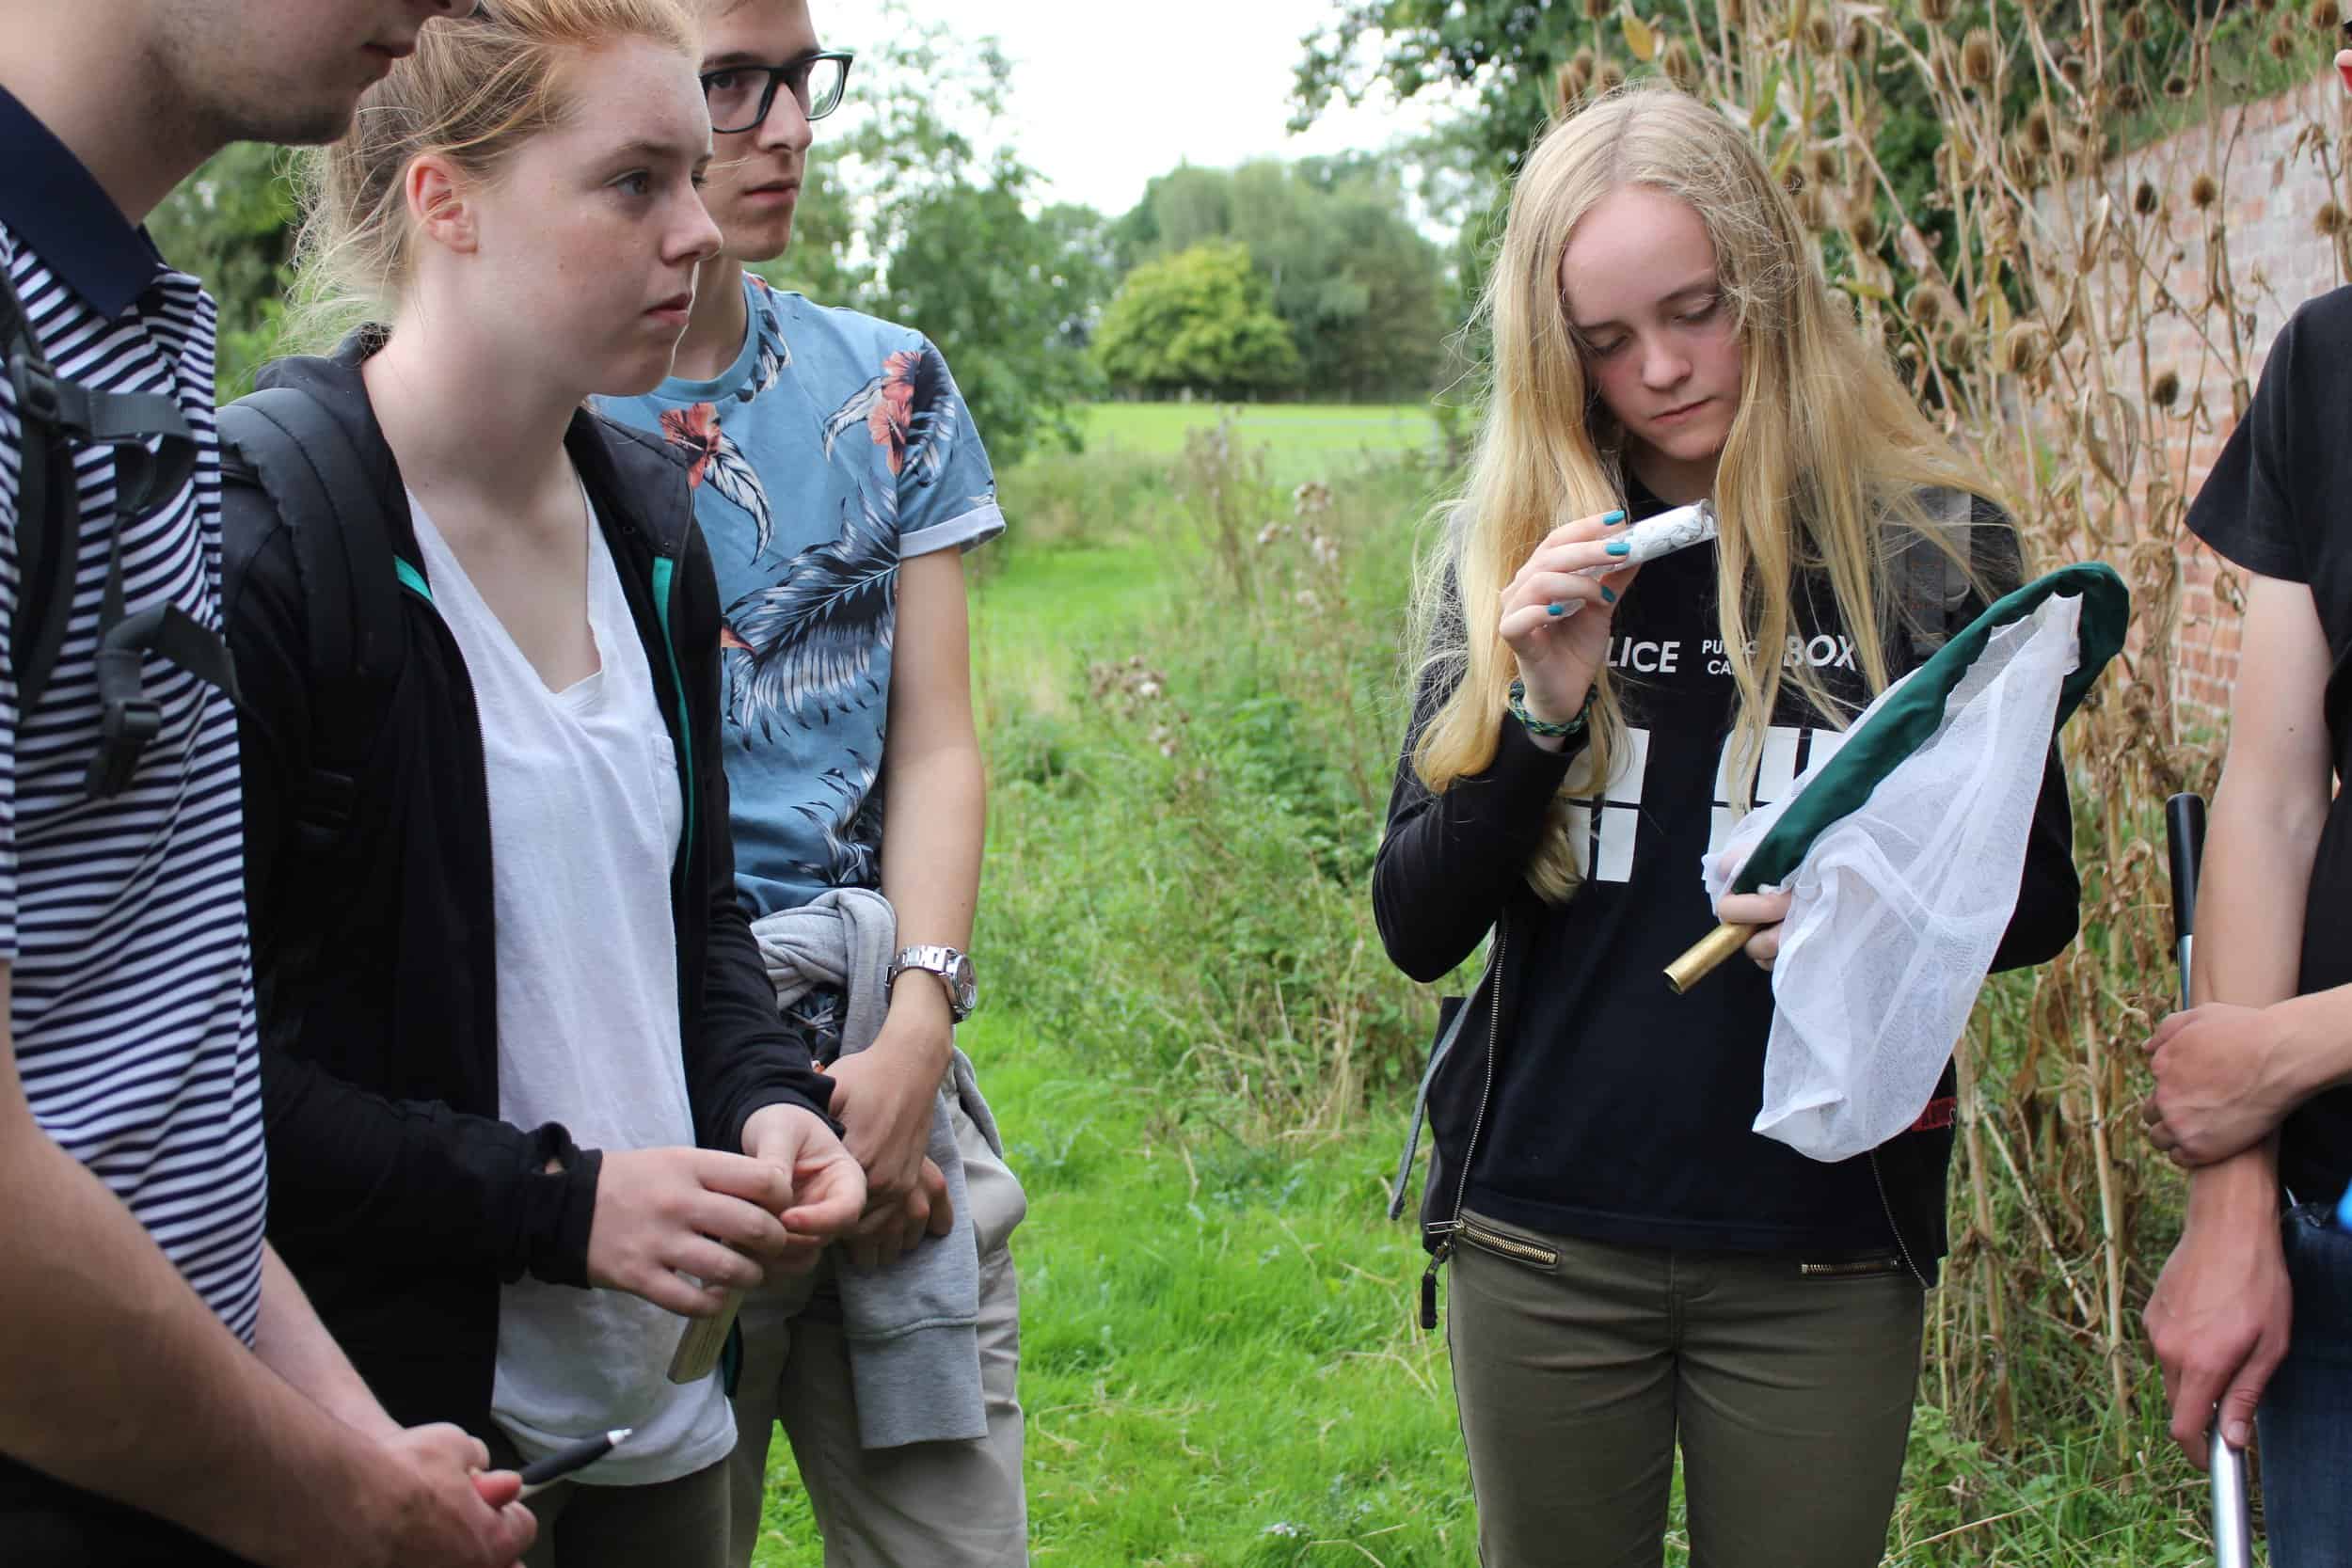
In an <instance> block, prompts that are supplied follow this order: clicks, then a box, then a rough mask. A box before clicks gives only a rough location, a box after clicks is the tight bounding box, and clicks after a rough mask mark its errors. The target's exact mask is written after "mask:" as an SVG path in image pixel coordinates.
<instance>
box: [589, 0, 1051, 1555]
mask: <svg viewBox="0 0 2352 1568" xmlns="http://www.w3.org/2000/svg"><path fill="white" fill-rule="evenodd" d="M698 9H699V10H700V12H701V14H702V19H703V23H704V38H703V85H704V88H705V95H706V98H707V102H708V103H709V106H710V116H711V128H712V131H713V132H714V134H715V135H716V137H717V156H716V157H715V159H714V160H713V163H712V165H711V168H710V172H709V176H708V180H707V183H706V185H705V187H704V192H703V195H704V199H705V201H706V203H707V206H708V207H709V210H710V214H711V216H712V217H713V218H714V219H716V220H717V222H718V225H719V228H720V230H721V233H722V235H723V245H724V248H723V251H722V253H721V255H720V256H719V257H718V258H716V259H715V260H713V261H707V262H706V263H704V265H703V267H702V270H701V272H700V274H699V276H698V277H697V278H696V281H695V290H694V305H693V310H692V313H691V319H690V320H689V321H688V323H687V327H686V331H685V335H684V336H683V338H682V339H681V340H680V341H679V346H678V355H677V361H676V366H675V372H674V374H673V376H672V379H670V380H669V381H667V382H665V383H664V384H663V385H662V386H661V387H660V388H656V389H655V391H653V392H652V393H651V394H649V395H648V396H646V397H644V398H636V399H628V400H625V401H617V402H615V403H614V404H612V406H611V407H610V409H609V412H612V414H614V415H615V416H616V417H618V418H621V419H623V420H628V421H630V422H632V423H636V424H639V425H641V426H644V427H645V428H647V429H655V428H658V429H660V430H661V431H663V432H664V433H665V434H666V435H667V436H668V437H669V439H670V441H671V442H672V443H673V444H674V445H675V447H677V448H678V449H680V450H681V451H684V452H685V453H686V454H687V455H688V457H689V458H690V460H691V464H692V473H693V478H694V483H695V486H696V489H695V497H696V515H697V517H698V519H699V521H700V523H701V526H702V529H703V531H704V533H705V535H706V536H707V539H708V540H709V543H710V548H711V555H712V558H713V561H714V562H715V564H716V566H717V569H718V576H719V591H720V602H721V604H722V605H723V607H724V608H725V613H726V622H725V627H724V632H723V637H724V641H725V647H726V654H725V663H726V669H727V678H728V692H727V710H728V735H727V740H726V748H725V755H726V761H727V775H728V784H729V786H730V789H731V791H732V796H733V804H732V811H733V817H734V825H735V852H736V878H737V884H738V887H739V891H740V893H741V895H742V897H743V899H744V902H745V904H746V905H747V907H748V909H749V911H750V913H751V914H752V916H753V920H754V926H753V933H754V935H755V936H756V937H757V938H758V939H759V941H760V944H761V948H762V951H763V954H764V955H765V957H766V958H767V959H768V966H769V972H770V974H771V977H772V978H773V979H774V980H775V981H776V985H777V1000H778V1005H779V1006H783V1007H785V1008H786V1009H787V1011H789V1012H791V1013H792V1014H794V1015H795V1016H796V1017H797V1018H798V1019H799V1020H800V1021H801V1022H804V1023H806V1024H808V1025H809V1026H811V1028H812V1029H813V1030H814V1031H816V1034H817V1037H818V1038H820V1039H824V1040H826V1041H827V1042H828V1047H827V1051H826V1052H820V1059H821V1058H822V1057H824V1056H825V1055H826V1054H828V1053H837V1054H833V1055H832V1059H831V1061H830V1063H829V1066H828V1069H827V1070H828V1071H829V1072H830V1074H831V1076H832V1078H833V1082H834V1090H833V1107H832V1108H833V1112H834V1115H835V1116H836V1117H839V1118H840V1120H841V1122H842V1124H843V1126H844V1128H845V1141H846V1142H847V1143H848V1145H849V1147H850V1152H851V1153H853V1154H855V1155H857V1157H858V1159H859V1161H860V1163H861V1164H863V1165H864V1166H865V1167H866V1177H867V1185H868V1193H869V1203H868V1208H867V1212H866V1219H865V1222H864V1224H863V1226H862V1227H861V1234H860V1235H859V1236H858V1238H857V1239H856V1240H855V1241H853V1242H852V1243H850V1244H849V1245H848V1246H847V1248H846V1249H844V1248H835V1249H834V1253H832V1254H829V1255H828V1258H829V1259H834V1258H837V1257H839V1255H840V1254H841V1253H842V1252H843V1251H844V1250H846V1251H847V1253H848V1258H847V1259H846V1260H844V1261H842V1262H839V1263H835V1262H833V1261H830V1260H829V1261H828V1262H826V1263H824V1264H821V1265H820V1266H819V1270H818V1275H816V1276H815V1278H813V1279H808V1280H801V1281H793V1282H789V1283H785V1284H782V1285H778V1286H771V1287H770V1288H768V1289H767V1290H764V1291H760V1292H758V1293H755V1295H754V1296H752V1297H751V1299H749V1300H748V1301H747V1302H746V1303H745V1304H744V1307H743V1309H742V1315H741V1320H740V1322H741V1325H742V1329H743V1365H742V1370H741V1376H740V1380H739V1386H738V1390H737V1396H736V1416H737V1430H738V1444H737V1449H736V1454H735V1459H734V1462H733V1463H734V1466H735V1480H734V1485H733V1488H732V1491H733V1505H734V1511H735V1520H734V1522H735V1528H734V1533H733V1536H732V1546H733V1553H734V1560H735V1561H736V1562H737V1563H739V1564H747V1563H749V1561H750V1560H751V1557H752V1548H753V1544H754V1541H755V1536H756V1533H757V1530H758V1524H759V1512H760V1500H761V1491H762V1485H763V1482H764V1480H765V1471H766V1464H767V1454H768V1449H769V1442H770V1435H771V1433H770V1429H771V1426H772V1425H773V1423H774V1422H775V1421H776V1420H777V1419H779V1418H781V1419H782V1421H783V1422H784V1425H785V1428H786V1431H787V1435H788V1436H789V1438H790V1440H791V1443H792V1447H793V1451H794V1453H795V1454H796V1455H797V1456H798V1459H799V1461H800V1469H801V1474H802V1476H803V1480H804V1481H806V1483H807V1486H808V1491H809V1495H810V1498H811V1501H812V1503H813V1504H814V1506H815V1510H816V1513H817V1522H818V1528H819V1529H820V1530H821V1531H822V1533H823V1535H824V1538H825V1560H826V1561H827V1562H828V1563H829V1564H833V1565H835V1568H840V1565H853V1568H864V1565H868V1564H870V1565H875V1568H882V1565H886V1564H887V1565H897V1564H912V1563H921V1564H923V1565H925V1568H1001V1565H1005V1564H1018V1563H1024V1562H1025V1561H1026V1560H1027V1550H1026V1545H1025V1537H1026V1509H1025V1500H1024V1496H1023V1492H1022V1481H1021V1452H1022V1431H1021V1407H1020V1404H1019V1402H1018V1401H1017V1399H1016V1396H1015V1389H1014V1383H1015V1374H1016V1371H1017V1368H1018V1362H1019V1325H1018V1319H1017V1300H1016V1286H1015V1281H1014V1275H1013V1268H1012V1259H1011V1257H1010V1254H1009V1252H1008V1251H1007V1248H1006V1244H1005V1243H1006V1238H1007V1237H1008V1236H1009V1233H1010V1232H1011V1230H1012V1228H1013V1227H1014V1226H1015V1225H1017V1224H1018V1223H1019V1221H1020V1219H1021V1216H1022V1213H1023V1212H1024V1210H1025V1197H1024V1196H1023V1194H1022V1191H1021V1187H1020V1183H1019V1182H1018V1181H1017V1180H1014V1179H1013V1176H1012V1174H1011V1172H1010V1171H1009V1170H1008V1169H1007V1168H1006V1167H1005V1164H1004V1162H1003V1159H1002V1145H1001V1143H1000V1142H999V1140H998V1139H997V1136H996V1132H995V1128H994V1125H993V1120H992V1119H991V1117H989V1113H988V1108H987V1105H986V1103H985V1101H982V1100H981V1098H980V1095H979V1092H978V1087H977V1084H976V1083H975V1082H974V1080H973V1077H972V1072H971V1067H970V1064H969V1063H968V1062H967V1061H965V1060H964V1059H963V1057H962V1056H961V1054H960V1053H957V1052H956V1051H955V1050H954V1026H955V1024H956V1023H957V1022H961V1019H962V1018H963V1016H964V1015H965V1013H967V1012H968V1011H970V1009H971V1007H972V1006H973V1003H974V1001H975V999H976V995H977V991H976V988H975V985H974V978H973V965H972V960H971V958H968V957H967V956H966V955H965V953H964V952H963V951H962V950H963V949H964V947H965V946H966V945H967V944H968V942H969V940H970V936H971V929H972V916H973V908H974V904H975V902H976V900H977V895H978V885H979V868H980V848H981V834H982V828H983V823H984V816H985V810H984V800H983V791H984V773H983V768H982V765H981V758H980V751H979V743H978V740H977V735H976V732H975V728H974V723H973V716H972V703H971V671H970V649H969V641H968V635H967V629H966V609H965V600H964V579H963V568H962V564H961V553H962V552H963V551H964V550H967V549H970V548H972V547H973V546H977V545H978V544H980V543H982V542H983V541H985V540H987V539H990V538H993V536H994V535H995V534H997V533H998V532H1000V531H1002V530H1003V528H1004V518H1003V515H1002V514H1000V513H999V512H998V510H997V507H996V498H995V482H994V478H993V474H992V472H991V470H990V467H989V463H988V457H987V454H986V452H985V451H983V450H982V448H981V445H980V437H979V433H978V431H977V430H976V429H975V428H974V427H973V424H972V420H971V417H970V415H969V413H968V412H967V411H966V409H965V407H964V404H963V402H962V399H961V397H960V396H959V395H958V393H957V390H956V386H955V382H954V380H953V378H952V377H951V376H950V375H949V374H948V372H947V366H946V361H945V360H944V359H943V358H942V357H941V356H940V353H939V351H938V349H937V348H935V347H933V346H932V345H931V344H930V342H929V341H927V340H926V339H925V338H923V337H922V335H921V334H919V333H916V332H913V331H910V330H908V329H906V328H904V327H900V326H897V325H891V324H889V323H887V322H882V321H877V320H875V319H874V318H872V317H870V316H865V315H860V314H857V313H855V312H852V311H848V310H839V309H826V308H824V307H821V306H818V305H817V304H815V303H813V302H811V301H809V300H807V299H804V298H803V297H801V296H800V295H798V294H788V293H779V292H776V291H774V290H772V289H771V288H770V287H769V286H768V284H767V283H766V282H765V281H764V280H762V279H761V278H759V277H755V276H753V275H751V274H749V273H747V272H746V271H745V269H744V263H746V262H748V261H767V260H770V259H771V258H773V257H776V256H779V255H781V254H782V253H783V252H784V250H785V248H786V246H787V245H788V244H789V243H790V241H791V237H792V222H793V214H794V212H795V210H796V208H797V206H798V204H799V201H800V197H801V189H802V179H803V174H804V172H805V168H806V163H805V160H806V155H807V152H808V148H809V145H810V141H811V133H810V130H809V123H810V121H812V120H815V119H822V118H824V116H826V115H828V114H830V113H831V112H832V111H833V110H834V107H835V106H836V105H837V104H838V103H840V101H841V95H842V89H843V86H844V82H845V78H846V75H847V71H848V68H849V64H850V56H849V55H847V54H846V53H843V52H840V51H832V50H826V49H823V48H820V47H819V45H818V38H817V33H816V28H815V26H814V24H813V23H812V22H811V20H810V17H809V12H808V7H807V4H806V0H732V3H729V0H703V3H702V4H701V5H700V6H699V7H698ZM975 264H977V265H984V264H986V263H985V261H984V260H976V262H975Z"/></svg>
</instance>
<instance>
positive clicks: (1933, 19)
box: [1919, 0, 1959, 27]
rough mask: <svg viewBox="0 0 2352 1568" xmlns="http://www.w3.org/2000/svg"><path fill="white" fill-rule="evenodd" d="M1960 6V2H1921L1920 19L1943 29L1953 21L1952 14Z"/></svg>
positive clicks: (1920, 0)
mask: <svg viewBox="0 0 2352 1568" xmlns="http://www.w3.org/2000/svg"><path fill="white" fill-rule="evenodd" d="M1958 5H1959V0H1919V18H1920V20H1921V21H1923V22H1927V23H1930V24H1933V25H1935V26H1938V27H1941V26H1942V25H1944V24H1946V23H1947V22H1949V21H1950V20H1951V19H1952V12H1953V11H1954V10H1955V9H1956V8H1958Z"/></svg>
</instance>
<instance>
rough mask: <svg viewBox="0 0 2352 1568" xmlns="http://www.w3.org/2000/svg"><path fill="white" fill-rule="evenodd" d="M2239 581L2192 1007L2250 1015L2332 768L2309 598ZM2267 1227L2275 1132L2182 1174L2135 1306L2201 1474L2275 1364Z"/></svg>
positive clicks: (2289, 946) (2241, 1433)
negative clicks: (2169, 1224)
mask: <svg viewBox="0 0 2352 1568" xmlns="http://www.w3.org/2000/svg"><path fill="white" fill-rule="evenodd" d="M2244 637H2245V641H2244V645H2243V647H2242V648H2241V650H2240V653H2239V657H2238V678H2237V684H2236V689H2235V693H2234V695H2233V699H2232V702H2231V708H2230V750H2229V756H2228V759H2227V761H2226V762H2225V763H2224V765H2223V768H2222V773H2221V784H2220V787H2219V788H2218V789H2217V791H2216V792H2215V795H2214V802H2213V811H2212V816H2211V824H2210V827H2209V829H2208V832H2207V834H2206V840H2205V852H2204V861H2203V868H2202V871H2201V875H2200V878H2199V886H2198V896H2197V924H2196V930H2197V944H2196V958H2195V964H2194V969H2193V972H2192V974H2191V983H2190V998H2191V1000H2192V1001H2193V1002H2195V1003H2197V1004H2199V1005H2203V1004H2208V1003H2222V1004H2231V1005H2234V1006H2242V1007H2249V1008H2252V1007H2266V1006H2270V1005H2271V1004H2273V1003H2277V1002H2282V1001H2285V1000H2287V999H2288V998H2291V997H2293V996H2294V995H2295V992H2296V982H2297V975H2298V970H2299V967H2300V956H2301V953H2302V946H2303V901H2304V896H2305V893H2306V890H2307V889H2308V888H2309V886H2310V883H2311V875H2312V857H2313V855H2314V853H2315V852H2316V850H2317V847H2318V844H2319V835H2320V831H2321V829H2322V828H2323V827H2324V826H2325V825H2326V823H2327V818H2328V803H2329V800H2330V797H2331V793H2332V784H2333V764H2332V759H2331V758H2330V756H2329V752H2328V726H2327V721H2326V717H2325V712H2324V708H2323V698H2324V695H2325V693H2326V689H2327V685H2328V663H2329V660H2328V641H2327V637H2326V635H2325V633H2324V632H2323V631H2322V630H2321V627H2320V622H2319V613H2318V609H2317V607H2316V606H2315V605H2314V604H2313V602H2312V593H2311V589H2310V588H2309V587H2308V586H2307V585H2305V584H2303V583H2299V582H2290V581H2286V580H2284V579H2281V578H2268V577H2262V576H2258V575H2252V574H2249V583H2248V588H2247V594H2246V612H2245V633H2244ZM2278 1216H2279V1171H2278V1142H2277V1139H2276V1137H2275V1136H2272V1137H2267V1138H2265V1139H2264V1140H2263V1141H2262V1142H2261V1143H2259V1144H2257V1145H2255V1146H2254V1147H2252V1148H2248V1149H2246V1150H2245V1151H2244V1152H2242V1153H2240V1154H2237V1155H2234V1156H2233V1157H2232V1158H2230V1159H2227V1160H2224V1161H2221V1162H2220V1163H2218V1164H2212V1165H2207V1166H2204V1167H2203V1168H2201V1169H2199V1170H2197V1171H2194V1172H2192V1173H2191V1175H2190V1177H2189V1190H2188V1210H2187V1215H2186V1219H2185V1225H2184V1227H2183V1229H2182V1233H2181V1241H2180V1244H2179V1245H2178V1246H2176V1247H2175V1248H2174V1249H2173V1252H2172V1256H2171V1258H2170V1259H2169V1260H2168V1261H2167V1262H2166V1264H2165V1266H2164V1273H2163V1275H2161V1276H2160V1277H2159V1278H2158V1279H2157V1281H2156V1288H2155V1290H2154V1291H2153V1293H2152V1294H2151V1295H2150V1296H2149V1299H2148V1306H2147V1307H2146V1309H2145V1313H2144V1316H2145V1319H2146V1323H2147V1325H2148V1336H2149V1338H2150V1340H2151V1341H2152V1342H2153V1345H2154V1347H2155V1351H2156V1358H2157V1360H2158V1361H2159V1362H2161V1363H2162V1365H2163V1368H2164V1385H2165V1392H2166V1394H2167V1396H2168V1397H2169V1400H2170V1402H2171V1408H2172V1423H2171V1426H2172V1437H2173V1440H2174V1441H2175V1442H2177V1443H2179V1444H2180V1445H2181V1447H2182V1449H2184V1450H2185V1451H2186V1452H2187V1453H2188V1454H2189V1456H2190V1457H2191V1458H2192V1459H2194V1460H2196V1461H2197V1462H2198V1463H2200V1464H2201V1463H2203V1460H2204V1450H2205V1432H2206V1429H2207V1427H2208V1426H2209V1425H2210V1423H2211V1421H2212V1419H2213V1417H2212V1414H2211V1413H2212V1411H2213V1408H2214V1406H2215V1405H2216V1404H2218V1405H2219V1406H2220V1415H2219V1420H2220V1422H2221V1427H2222V1433H2223V1435H2224V1436H2226V1437H2227V1438H2228V1439H2229V1441H2230V1442H2231V1443H2232V1445H2233V1446H2235V1447H2239V1448H2243V1447H2244V1446H2245V1445H2246V1443H2247V1441H2248V1439H2249V1436H2250V1435H2251V1423H2252V1421H2253V1416H2254V1407H2255V1405H2256V1404H2257V1403H2258V1402H2260V1400H2261V1398H2262V1391H2263V1387H2264V1385H2265V1384H2266V1383H2267V1382H2268V1381H2269V1378H2270V1374H2271V1372H2272V1371H2273V1370H2276V1368H2277V1367H2278V1365H2279V1362H2280V1358H2281V1357H2282V1356H2284V1355H2285V1354H2286V1349H2287V1329H2288V1323H2289V1320H2290V1307H2291V1302H2290V1297H2289V1293H2288V1288H2287V1276H2286V1263H2285V1259H2284V1257H2283V1255H2282V1254H2281V1252H2280V1242H2279V1225H2278Z"/></svg>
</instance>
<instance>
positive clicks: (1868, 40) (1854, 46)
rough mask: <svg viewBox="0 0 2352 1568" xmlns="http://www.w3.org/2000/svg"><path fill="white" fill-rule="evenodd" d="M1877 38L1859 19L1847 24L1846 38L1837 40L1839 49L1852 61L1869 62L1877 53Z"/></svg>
mask: <svg viewBox="0 0 2352 1568" xmlns="http://www.w3.org/2000/svg"><path fill="white" fill-rule="evenodd" d="M1877 38H1878V35H1877V34H1875V33H1873V32H1872V31H1870V29H1869V28H1868V27H1867V26H1865V25H1863V23H1862V20H1861V19H1860V18H1859V17H1857V18H1855V19H1853V20H1852V21H1850V22H1848V23H1847V24H1846V32H1845V36H1844V37H1842V38H1840V39H1839V40H1837V47H1838V49H1839V50H1840V51H1841V52H1843V53H1844V55H1845V56H1846V58H1848V59H1850V60H1867V59H1868V58H1869V57H1870V56H1871V55H1872V54H1874V53H1875V52H1876V51H1875V50H1874V48H1873V45H1874V44H1875V42H1876V40H1877Z"/></svg>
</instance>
